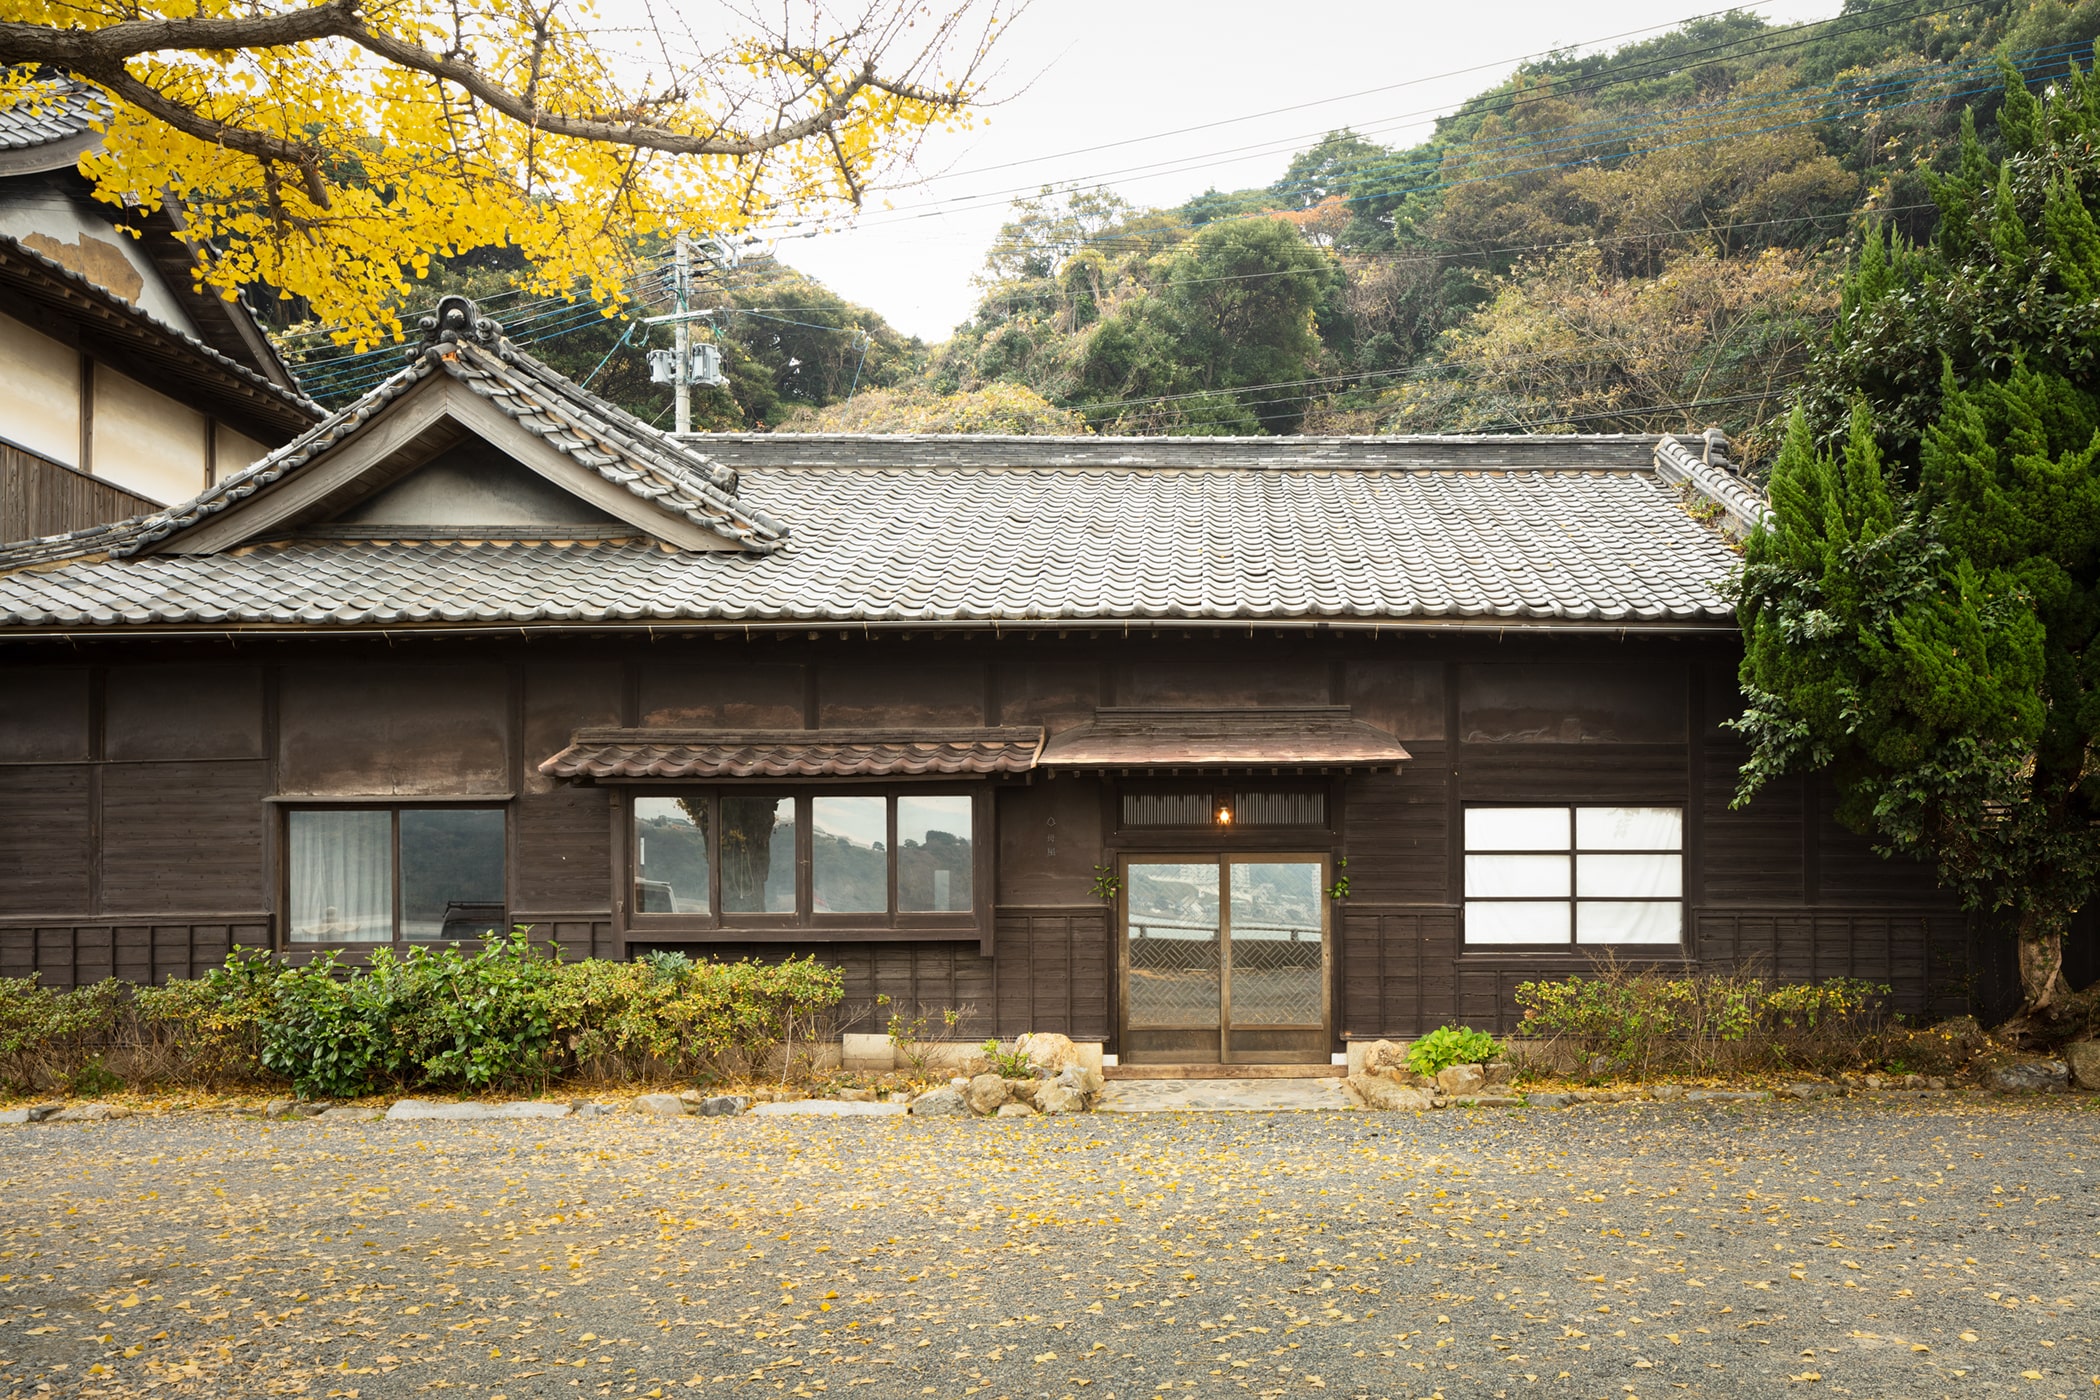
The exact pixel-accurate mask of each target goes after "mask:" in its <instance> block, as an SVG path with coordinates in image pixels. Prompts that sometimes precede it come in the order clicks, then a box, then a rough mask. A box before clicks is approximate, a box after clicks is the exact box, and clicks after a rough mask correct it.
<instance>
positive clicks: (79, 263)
mask: <svg viewBox="0 0 2100 1400" xmlns="http://www.w3.org/2000/svg"><path fill="white" fill-rule="evenodd" d="M112 212H114V211H112ZM0 233H4V234H6V235H8V236H9V237H11V238H15V239H19V240H23V241H25V242H27V241H28V240H29V239H30V237H31V235H34V234H42V235H43V236H44V237H46V238H49V239H52V240H54V241H55V242H56V243H58V244H59V245H61V246H60V248H59V249H58V250H56V251H54V250H53V249H51V248H48V247H46V248H38V249H37V251H38V252H40V253H42V254H43V255H44V256H45V257H48V258H55V259H56V260H57V261H59V262H61V263H64V264H65V265H66V266H68V267H71V268H73V269H75V270H76V271H79V272H81V273H82V274H83V275H85V276H87V277H88V278H89V280H91V281H94V282H95V283H97V284H98V285H100V286H104V287H107V288H108V289H109V290H110V291H113V292H115V293H116V294H117V295H118V296H121V297H124V298H125V299H126V300H128V301H130V302H131V303H132V304H133V305H135V306H137V307H138V308H139V309H140V310H142V311H145V312H147V313H149V314H150V315H153V316H155V317H158V318H159V319H160V320H163V321H166V322H167V323H168V324H169V325H171V326H173V327H175V328H176V329H177V330H181V331H186V332H188V333H189V334H191V335H196V334H197V324H196V322H194V321H192V320H191V319H190V316H189V313H188V312H187V311H185V310H183V309H182V303H181V302H180V301H178V300H176V298H175V294H174V293H173V292H171V291H170V290H169V289H168V284H167V283H166V282H164V281H162V280H161V275H160V269H159V268H157V267H155V266H154V265H153V260H152V259H151V258H148V257H147V256H146V253H145V250H144V249H142V248H141V247H140V246H139V241H138V240H137V239H135V238H133V237H132V236H131V235H130V234H128V233H119V232H118V231H117V229H116V228H115V227H114V226H113V225H112V224H111V222H110V221H109V219H107V218H103V217H100V216H99V215H98V212H97V211H96V210H94V209H91V208H86V209H84V208H82V207H81V206H80V205H79V204H77V203H75V202H74V201H73V200H70V199H68V198H66V197H65V196H64V195H62V194H60V193H59V192H57V191H56V190H51V189H32V190H20V191H9V190H0ZM82 240H87V241H86V242H83V241H82ZM32 246H34V245H33V244H32ZM111 259H116V260H119V261H121V262H122V263H123V264H124V265H126V266H128V267H129V268H130V269H131V272H132V273H133V274H134V275H135V276H136V277H137V279H138V280H137V281H136V282H133V281H132V279H131V278H130V277H122V278H118V277H113V276H110V275H109V271H110V270H111V262H110V260H111ZM98 270H99V271H100V272H101V275H97V273H98ZM118 281H123V282H125V283H126V284H127V285H124V286H116V285H113V284H114V283H116V282H118Z"/></svg>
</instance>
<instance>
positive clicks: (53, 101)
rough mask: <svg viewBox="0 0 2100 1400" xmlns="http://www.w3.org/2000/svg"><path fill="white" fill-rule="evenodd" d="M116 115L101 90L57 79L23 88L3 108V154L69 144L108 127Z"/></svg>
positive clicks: (0, 124)
mask: <svg viewBox="0 0 2100 1400" xmlns="http://www.w3.org/2000/svg"><path fill="white" fill-rule="evenodd" d="M112 115H114V114H113V112H112V110H111V108H110V105H109V99H108V98H106V97H104V96H103V95H102V91H101V89H99V88H92V87H88V86H86V85H85V84H82V83H76V82H74V81H72V80H71V79H69V78H54V79H50V80H49V81H46V82H39V83H31V84H30V85H28V86H27V87H25V88H22V89H20V90H19V91H18V92H17V94H16V96H15V99H14V101H13V102H12V103H11V104H9V105H7V106H4V107H0V151H20V150H27V149H29V148H30V147H33V146H48V145H50V144H52V143H53V142H57V141H70V140H72V139H73V138H74V137H76V136H80V135H84V134H85V133H87V132H90V131H93V130H94V129H95V128H96V127H98V126H102V125H106V124H107V123H108V121H109V119H110V117H111V116H112Z"/></svg>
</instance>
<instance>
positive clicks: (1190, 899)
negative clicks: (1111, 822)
mask: <svg viewBox="0 0 2100 1400" xmlns="http://www.w3.org/2000/svg"><path fill="white" fill-rule="evenodd" d="M1326 884H1327V860H1326V857H1324V856H1299V855H1229V856H1186V855H1176V856H1156V857H1155V856H1129V857H1126V858H1125V859H1124V861H1123V928H1122V939H1121V945H1122V947H1121V952H1122V958H1121V962H1122V974H1123V975H1122V993H1123V995H1122V1010H1123V1037H1122V1041H1123V1046H1124V1058H1125V1060H1126V1061H1127V1062H1129V1063H1132V1064H1142V1063H1145V1062H1147V1061H1149V1062H1151V1063H1154V1064H1160V1063H1183V1064H1201V1063H1225V1064H1263V1063H1293V1062H1307V1061H1309V1062H1314V1063H1318V1062H1323V1061H1325V1060H1326V1058H1327V1043H1328V1032H1327V984H1328V975H1327V962H1328V958H1327V898H1326V892H1325V887H1326Z"/></svg>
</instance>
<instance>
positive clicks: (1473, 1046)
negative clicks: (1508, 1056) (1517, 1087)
mask: <svg viewBox="0 0 2100 1400" xmlns="http://www.w3.org/2000/svg"><path fill="white" fill-rule="evenodd" d="M1501 1054H1502V1046H1501V1043H1500V1042H1498V1041H1497V1040H1496V1039H1495V1037H1493V1036H1491V1035H1489V1034H1488V1033H1487V1032H1486V1031H1476V1030H1473V1029H1472V1028H1470V1027H1467V1026H1438V1027H1437V1028H1436V1029H1435V1030H1433V1031H1431V1032H1430V1033H1429V1034H1427V1035H1425V1036H1420V1037H1417V1038H1416V1040H1415V1042H1414V1044H1412V1045H1410V1046H1408V1047H1407V1067H1408V1068H1409V1069H1411V1070H1413V1071H1414V1072H1415V1073H1416V1074H1420V1075H1425V1076H1428V1075H1434V1074H1436V1073H1437V1072H1438V1071H1439V1070H1446V1069H1449V1068H1451V1066H1453V1065H1481V1064H1486V1063H1487V1062H1488V1061H1490V1060H1494V1059H1497V1058H1499V1057H1500V1056H1501Z"/></svg>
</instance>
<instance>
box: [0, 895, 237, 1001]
mask: <svg viewBox="0 0 2100 1400" xmlns="http://www.w3.org/2000/svg"><path fill="white" fill-rule="evenodd" d="M236 946H239V947H244V948H267V947H269V946H270V921H269V917H268V916H267V915H262V914H255V915H247V916H237V917H234V918H223V917H222V918H216V919H199V920H156V921H153V922H151V923H142V922H133V923H123V922H114V923H105V922H94V923H90V922H72V923H44V924H37V923H30V922H27V921H19V920H9V921H7V922H6V923H4V924H0V976H6V977H27V976H29V975H31V974H32V973H34V974H36V976H37V978H38V980H39V981H40V982H41V984H42V985H44V986H46V987H55V988H60V989H64V988H69V987H77V986H83V985H85V984H87V983H90V982H99V981H101V980H102V979H104V978H106V977H121V978H124V979H125V980H127V981H131V982H139V983H147V984H152V985H156V986H157V985H159V984H161V983H164V982H168V981H171V980H174V979H176V978H187V977H202V976H203V975H204V974H205V973H207V972H209V971H211V970H212V969H213V968H215V967H217V966H219V964H221V963H223V962H225V961H226V954H227V953H228V952H229V951H231V950H232V949H233V948H234V947H236Z"/></svg>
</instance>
